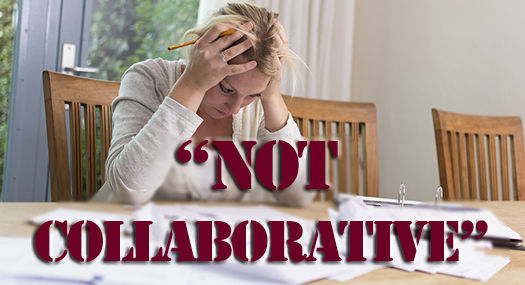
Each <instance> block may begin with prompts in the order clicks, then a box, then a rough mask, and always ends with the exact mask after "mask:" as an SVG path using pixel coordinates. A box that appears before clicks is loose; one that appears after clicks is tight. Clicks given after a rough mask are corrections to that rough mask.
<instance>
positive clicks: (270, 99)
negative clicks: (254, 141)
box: [260, 18, 289, 132]
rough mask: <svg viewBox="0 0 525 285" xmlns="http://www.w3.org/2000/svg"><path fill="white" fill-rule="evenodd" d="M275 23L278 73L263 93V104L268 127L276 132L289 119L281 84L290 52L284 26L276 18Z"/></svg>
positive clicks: (275, 59)
mask: <svg viewBox="0 0 525 285" xmlns="http://www.w3.org/2000/svg"><path fill="white" fill-rule="evenodd" d="M275 25H276V26H277V27H278V29H279V31H278V32H277V33H276V34H275V35H274V36H273V37H274V42H275V45H276V47H277V50H278V53H276V54H274V55H273V57H274V61H275V65H276V67H277V74H275V75H274V76H273V77H272V78H270V82H269V83H268V86H267V87H266V90H264V91H263V92H262V93H261V97H260V99H261V104H262V106H263V109H264V118H265V124H266V129H267V130H268V131H270V132H275V131H278V130H280V129H282V128H283V127H284V126H286V122H287V120H288V113H289V112H288V109H287V108H286V104H285V103H284V100H283V97H282V96H281V91H280V90H279V89H280V85H281V79H282V78H283V72H284V66H285V65H286V55H287V53H288V37H287V36H286V31H285V30H284V28H283V26H282V25H281V23H280V22H279V20H277V19H276V18H275Z"/></svg>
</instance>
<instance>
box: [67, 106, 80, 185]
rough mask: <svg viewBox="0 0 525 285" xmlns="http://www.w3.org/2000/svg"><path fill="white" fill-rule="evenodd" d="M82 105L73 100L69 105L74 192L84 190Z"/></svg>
mask: <svg viewBox="0 0 525 285" xmlns="http://www.w3.org/2000/svg"><path fill="white" fill-rule="evenodd" d="M81 112H82V109H81V105H80V103H79V102H73V103H71V104H70V107H69V126H70V138H71V139H70V141H71V172H72V173H71V175H72V176H73V179H72V180H73V185H72V186H73V188H72V192H73V193H77V194H79V193H81V192H82V126H81V125H82V120H81Z"/></svg>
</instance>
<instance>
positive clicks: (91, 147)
mask: <svg viewBox="0 0 525 285" xmlns="http://www.w3.org/2000/svg"><path fill="white" fill-rule="evenodd" d="M84 121H85V126H86V127H85V134H86V140H85V145H86V198H88V197H90V196H92V194H93V193H95V192H97V189H98V188H97V160H96V156H97V150H96V146H97V142H96V131H97V130H96V126H97V125H96V112H95V106H94V105H91V104H88V105H86V107H85V111H84Z"/></svg>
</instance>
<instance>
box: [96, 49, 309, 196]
mask: <svg viewBox="0 0 525 285" xmlns="http://www.w3.org/2000/svg"><path fill="white" fill-rule="evenodd" d="M182 64H183V62H182V61H166V60H162V59H160V58H159V59H155V60H147V61H145V62H140V63H137V64H135V65H133V66H132V67H131V68H130V69H129V70H128V71H126V72H125V73H124V75H123V77H122V82H121V87H120V91H119V96H118V97H117V98H116V99H115V101H114V102H113V104H112V111H113V114H112V120H113V137H112V140H111V148H110V150H109V155H108V158H107V161H106V183H105V184H104V185H103V186H102V188H101V189H100V190H99V191H98V193H97V194H96V195H95V197H93V199H92V201H109V202H124V203H132V204H142V203H145V202H147V201H149V200H211V201H228V200H230V201H234V200H241V199H242V198H243V196H244V199H243V200H248V201H261V202H262V201H271V200H272V195H271V194H273V197H275V198H277V200H279V201H281V202H283V203H285V204H287V205H290V206H305V205H308V204H309V203H310V202H311V200H312V199H313V197H314V195H315V193H314V192H311V191H308V190H305V189H304V186H305V185H306V173H305V172H306V167H305V160H304V159H301V160H300V168H299V175H298V177H297V180H296V182H295V183H294V184H292V186H290V187H289V188H287V189H285V190H282V191H272V193H271V194H270V191H267V190H264V189H262V187H261V186H260V185H259V184H258V182H257V180H255V179H253V180H252V189H251V190H248V191H241V190H239V189H238V188H237V185H236V183H234V182H233V179H232V177H231V175H230V174H229V173H228V171H227V170H226V168H225V167H223V168H222V173H223V174H222V177H223V179H222V181H223V182H224V184H226V185H227V189H226V190H212V189H211V185H210V187H203V186H202V185H201V183H199V176H201V175H213V176H215V173H205V174H204V173H196V172H198V171H196V170H198V168H197V167H191V165H188V164H190V163H195V162H194V161H193V160H191V161H190V162H188V163H185V164H181V163H179V162H177V161H176V159H175V155H174V154H175V152H176V150H177V149H178V147H179V146H180V145H181V144H182V143H183V142H185V141H187V140H189V139H190V138H191V136H192V135H193V134H194V133H195V131H196V130H197V128H198V127H199V125H200V124H201V123H202V119H201V118H200V117H199V116H198V115H197V114H195V113H194V112H192V111H190V110H189V109H187V108H186V107H184V106H183V105H181V104H179V103H178V102H177V101H175V100H173V99H171V98H170V97H167V96H168V93H169V91H170V90H171V87H172V86H173V85H174V84H175V82H176V81H177V80H178V79H179V78H180V76H181V74H182V72H181V66H182ZM232 127H233V140H234V141H245V140H257V142H258V145H261V144H262V143H264V142H267V141H270V140H285V141H287V142H289V143H290V144H291V145H292V146H294V147H296V142H297V141H298V140H301V139H302V138H301V135H300V133H299V129H298V128H297V125H296V124H295V122H294V121H293V120H292V118H291V115H289V118H288V122H287V124H286V126H284V127H283V128H282V129H281V130H279V131H276V132H269V131H268V130H267V129H266V128H265V124H264V114H263V108H262V105H261V102H260V100H259V99H256V101H255V102H253V103H252V104H250V105H248V106H246V107H245V108H243V109H241V110H240V112H239V113H238V114H235V115H233V126H232ZM255 148H256V147H254V149H255ZM186 149H188V150H190V151H191V152H193V148H192V147H189V146H188V147H186ZM239 152H240V153H243V152H244V151H243V150H242V148H240V149H239ZM252 160H255V154H254V155H252ZM206 163H216V155H215V157H209V159H208V161H207V162H206ZM252 165H255V164H253V163H252ZM207 169H210V167H207ZM213 170H214V172H215V171H216V166H215V167H213ZM252 172H254V171H253V170H252Z"/></svg>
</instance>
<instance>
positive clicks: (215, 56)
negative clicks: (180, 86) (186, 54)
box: [181, 22, 257, 92]
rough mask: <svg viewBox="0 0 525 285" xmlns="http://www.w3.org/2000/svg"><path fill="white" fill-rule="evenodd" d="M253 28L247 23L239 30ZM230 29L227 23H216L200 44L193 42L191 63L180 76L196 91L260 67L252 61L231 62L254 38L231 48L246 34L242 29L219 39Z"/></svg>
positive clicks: (249, 46) (249, 45)
mask: <svg viewBox="0 0 525 285" xmlns="http://www.w3.org/2000/svg"><path fill="white" fill-rule="evenodd" d="M252 28H253V24H252V23H250V22H248V23H246V24H244V25H243V26H241V27H240V28H239V29H242V30H245V31H248V30H251V29H252ZM229 29H230V27H228V26H226V25H222V24H218V25H215V26H214V27H212V28H211V29H209V30H208V31H206V33H205V34H204V35H203V36H202V37H201V38H200V39H199V40H198V41H197V43H195V45H193V47H192V49H191V51H190V58H189V62H188V65H187V66H186V70H185V71H184V74H183V76H182V77H181V79H182V80H183V81H185V82H187V83H188V84H191V85H192V86H193V88H195V89H196V90H199V91H202V92H206V91H208V90H209V89H210V88H212V87H213V86H215V85H217V84H219V82H221V81H222V80H223V79H224V78H225V77H226V76H230V75H235V74H239V73H243V72H246V71H248V70H251V69H253V68H255V67H256V66H257V62H256V61H249V62H246V63H243V64H228V61H229V60H230V59H232V58H234V57H236V56H238V55H240V54H242V53H243V52H245V51H246V50H248V49H249V48H251V47H252V43H251V41H249V40H245V41H243V42H242V43H240V44H238V45H235V46H232V47H230V48H228V47H229V46H230V45H232V44H233V43H234V42H235V41H237V40H238V39H240V38H241V37H242V36H243V35H244V34H243V33H242V32H240V31H235V32H234V33H233V34H231V35H227V36H223V37H220V38H219V35H220V34H221V33H222V32H225V31H227V30H229ZM226 48H228V49H226ZM221 52H222V53H223V54H224V59H223V58H222V57H221Z"/></svg>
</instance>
